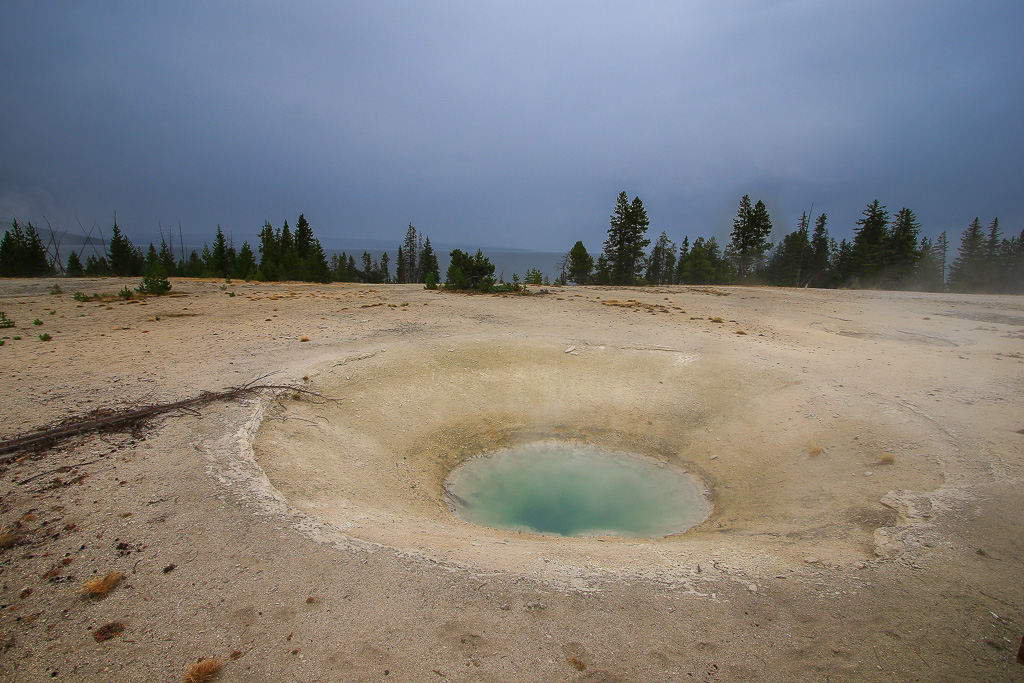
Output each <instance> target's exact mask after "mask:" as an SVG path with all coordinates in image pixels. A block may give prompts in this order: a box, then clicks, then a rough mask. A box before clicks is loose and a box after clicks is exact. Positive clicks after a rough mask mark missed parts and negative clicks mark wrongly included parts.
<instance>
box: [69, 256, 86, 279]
mask: <svg viewBox="0 0 1024 683" xmlns="http://www.w3.org/2000/svg"><path fill="white" fill-rule="evenodd" d="M65 273H66V274H67V276H68V277H82V276H83V275H85V268H84V267H83V266H82V260H81V259H80V258H79V257H78V254H76V253H75V252H74V251H72V252H71V253H70V254H68V265H67V268H66V269H65Z"/></svg>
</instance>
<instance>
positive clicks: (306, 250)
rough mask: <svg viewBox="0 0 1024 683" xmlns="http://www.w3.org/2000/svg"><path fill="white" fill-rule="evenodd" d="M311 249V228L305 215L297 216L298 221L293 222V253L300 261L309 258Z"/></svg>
mask: <svg viewBox="0 0 1024 683" xmlns="http://www.w3.org/2000/svg"><path fill="white" fill-rule="evenodd" d="M312 247H313V228H311V227H310V226H309V222H308V221H307V220H306V216H305V214H301V213H300V214H299V220H297V221H295V253H296V254H298V256H299V260H300V261H305V260H306V259H308V258H309V254H310V249H312Z"/></svg>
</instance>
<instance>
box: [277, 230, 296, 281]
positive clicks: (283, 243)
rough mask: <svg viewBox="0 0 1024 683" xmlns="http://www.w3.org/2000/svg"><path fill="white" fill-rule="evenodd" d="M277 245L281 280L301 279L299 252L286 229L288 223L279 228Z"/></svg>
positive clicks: (290, 233)
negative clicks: (279, 255)
mask: <svg viewBox="0 0 1024 683" xmlns="http://www.w3.org/2000/svg"><path fill="white" fill-rule="evenodd" d="M278 244H279V245H280V247H279V248H280V250H281V252H280V253H281V279H282V280H297V279H300V278H301V277H302V260H301V259H300V258H299V250H298V249H297V248H296V246H295V238H294V237H293V236H292V230H291V228H289V227H288V221H285V222H284V225H283V226H282V227H281V233H280V235H279V236H278Z"/></svg>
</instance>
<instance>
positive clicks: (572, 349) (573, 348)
mask: <svg viewBox="0 0 1024 683" xmlns="http://www.w3.org/2000/svg"><path fill="white" fill-rule="evenodd" d="M575 350H576V347H575V346H570V347H569V348H567V349H566V350H565V352H566V353H572V352H573V351H575Z"/></svg>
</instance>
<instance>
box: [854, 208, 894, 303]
mask: <svg viewBox="0 0 1024 683" xmlns="http://www.w3.org/2000/svg"><path fill="white" fill-rule="evenodd" d="M861 215H862V216H863V218H861V219H860V220H858V221H857V225H859V226H860V227H859V228H857V229H855V230H854V235H855V236H854V239H853V252H852V255H851V263H850V270H851V272H850V274H849V275H850V276H852V277H856V278H857V279H858V280H859V281H860V285H861V286H864V287H873V286H875V285H877V284H878V280H879V278H880V277H881V276H882V273H883V271H884V270H885V261H886V259H885V256H886V248H885V247H886V244H887V242H888V237H889V212H888V211H886V209H885V207H884V206H883V205H882V204H880V203H879V202H878V200H877V199H876V200H875V201H873V202H872V203H871V204H868V206H867V208H866V209H864V211H862V212H861Z"/></svg>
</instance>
